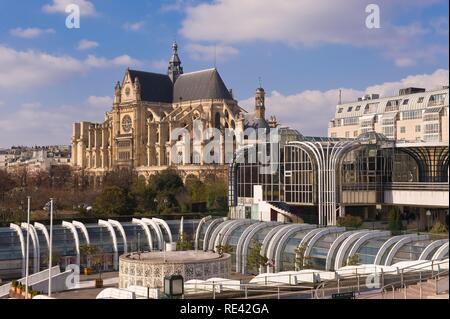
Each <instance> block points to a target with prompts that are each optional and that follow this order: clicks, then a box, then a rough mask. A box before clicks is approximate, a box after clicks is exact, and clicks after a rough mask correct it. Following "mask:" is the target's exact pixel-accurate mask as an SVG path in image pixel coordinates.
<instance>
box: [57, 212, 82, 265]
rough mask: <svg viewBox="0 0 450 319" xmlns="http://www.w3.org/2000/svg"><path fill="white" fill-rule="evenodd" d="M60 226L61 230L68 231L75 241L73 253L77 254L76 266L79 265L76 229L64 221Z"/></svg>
mask: <svg viewBox="0 0 450 319" xmlns="http://www.w3.org/2000/svg"><path fill="white" fill-rule="evenodd" d="M61 225H62V227H63V228H66V229H68V230H70V232H71V233H72V235H73V239H74V241H75V251H76V253H77V260H76V264H77V265H79V264H80V239H79V238H78V232H77V229H76V228H75V226H74V225H73V224H72V223H69V222H66V221H63V222H62V224H61Z"/></svg>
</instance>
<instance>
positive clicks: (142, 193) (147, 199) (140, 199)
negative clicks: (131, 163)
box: [131, 178, 157, 212]
mask: <svg viewBox="0 0 450 319" xmlns="http://www.w3.org/2000/svg"><path fill="white" fill-rule="evenodd" d="M131 193H132V196H133V197H134V198H135V200H136V208H137V210H138V211H140V212H148V211H155V210H156V207H157V205H156V201H155V200H156V195H157V194H156V191H155V190H154V189H153V188H152V187H151V186H150V185H147V184H146V183H145V180H144V179H142V178H139V179H138V180H137V183H136V184H135V185H133V189H132V191H131Z"/></svg>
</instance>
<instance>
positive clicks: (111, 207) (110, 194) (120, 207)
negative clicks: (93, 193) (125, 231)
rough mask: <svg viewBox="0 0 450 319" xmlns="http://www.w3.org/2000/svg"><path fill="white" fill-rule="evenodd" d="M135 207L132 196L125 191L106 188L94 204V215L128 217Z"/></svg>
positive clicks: (114, 187)
mask: <svg viewBox="0 0 450 319" xmlns="http://www.w3.org/2000/svg"><path fill="white" fill-rule="evenodd" d="M135 207H136V203H135V200H134V198H133V196H131V195H130V194H129V193H127V192H126V191H125V190H123V189H121V188H119V187H116V186H113V187H108V188H106V189H104V190H103V191H102V193H101V194H100V195H98V196H97V198H96V200H95V204H94V213H95V214H97V215H107V216H114V215H128V214H130V213H132V212H133V210H134V208H135Z"/></svg>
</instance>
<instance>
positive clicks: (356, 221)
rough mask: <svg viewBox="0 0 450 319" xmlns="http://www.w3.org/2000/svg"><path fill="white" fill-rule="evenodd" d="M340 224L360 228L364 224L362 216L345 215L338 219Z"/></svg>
mask: <svg viewBox="0 0 450 319" xmlns="http://www.w3.org/2000/svg"><path fill="white" fill-rule="evenodd" d="M337 224H338V226H341V227H347V228H360V227H361V226H362V224H363V220H362V219H361V217H358V216H352V215H345V216H344V217H339V218H338V219H337Z"/></svg>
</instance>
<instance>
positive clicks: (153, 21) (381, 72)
mask: <svg viewBox="0 0 450 319" xmlns="http://www.w3.org/2000/svg"><path fill="white" fill-rule="evenodd" d="M70 3H75V4H78V5H79V6H80V8H81V28H80V29H67V28H66V26H65V20H66V16H67V13H65V12H64V9H65V7H66V5H67V4H70ZM369 3H376V4H378V5H379V8H380V17H381V20H380V23H381V28H380V29H367V28H366V27H365V19H366V17H367V15H368V13H366V12H365V8H366V5H367V4H369ZM448 10H449V8H448V1H447V0H442V1H441V0H422V1H419V0H379V1H373V0H372V1H365V0H345V1H332V0H324V1H320V2H318V1H313V0H301V1H300V0H298V1H297V0H295V1H294V0H280V1H277V2H274V1H270V0H217V1H200V0H167V1H157V0H147V1H145V0H140V1H132V2H130V1H128V2H126V1H119V0H92V1H88V0H39V1H37V0H36V1H8V0H0V21H1V23H0V147H8V146H11V145H17V144H22V145H35V144H38V145H44V144H69V143H70V134H71V123H72V122H75V121H81V120H87V121H101V120H102V119H103V116H104V112H106V111H107V110H108V109H109V108H110V103H111V96H112V93H113V88H114V83H115V82H116V81H117V80H121V79H122V76H123V73H124V70H125V69H126V67H127V66H130V67H132V68H137V69H142V70H147V71H153V72H161V73H163V72H165V70H166V67H167V61H168V59H169V57H170V53H171V48H170V47H171V43H172V41H173V40H174V39H176V40H177V42H178V44H179V51H180V57H181V59H182V63H183V66H184V69H185V72H189V71H195V70H199V69H203V68H210V67H212V66H213V65H214V47H215V48H216V49H215V52H216V65H217V68H218V69H219V72H220V73H221V75H222V77H223V79H224V81H225V83H226V84H227V86H228V87H229V88H232V89H233V91H234V93H235V97H236V98H237V99H238V100H239V101H241V102H240V103H241V106H244V107H246V108H247V109H249V110H251V108H252V96H253V93H254V90H255V88H256V87H257V85H258V78H259V77H261V78H262V83H263V86H264V88H265V89H266V92H267V93H268V99H267V109H268V111H267V113H268V115H276V116H277V118H278V120H279V121H280V122H281V123H283V124H288V125H291V126H293V127H295V128H297V129H298V130H300V131H301V132H303V133H304V134H307V135H312V134H314V135H325V134H326V126H327V122H328V120H329V119H330V117H331V116H332V115H333V112H334V108H335V104H336V102H337V98H338V91H339V89H343V96H344V100H352V99H355V98H356V97H357V96H359V95H361V94H363V93H365V92H368V91H371V93H380V94H382V95H390V94H394V93H395V92H396V91H397V90H398V88H400V87H403V86H405V85H416V86H424V87H427V88H429V89H432V88H435V87H438V86H441V85H448ZM375 91H376V92H375Z"/></svg>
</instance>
